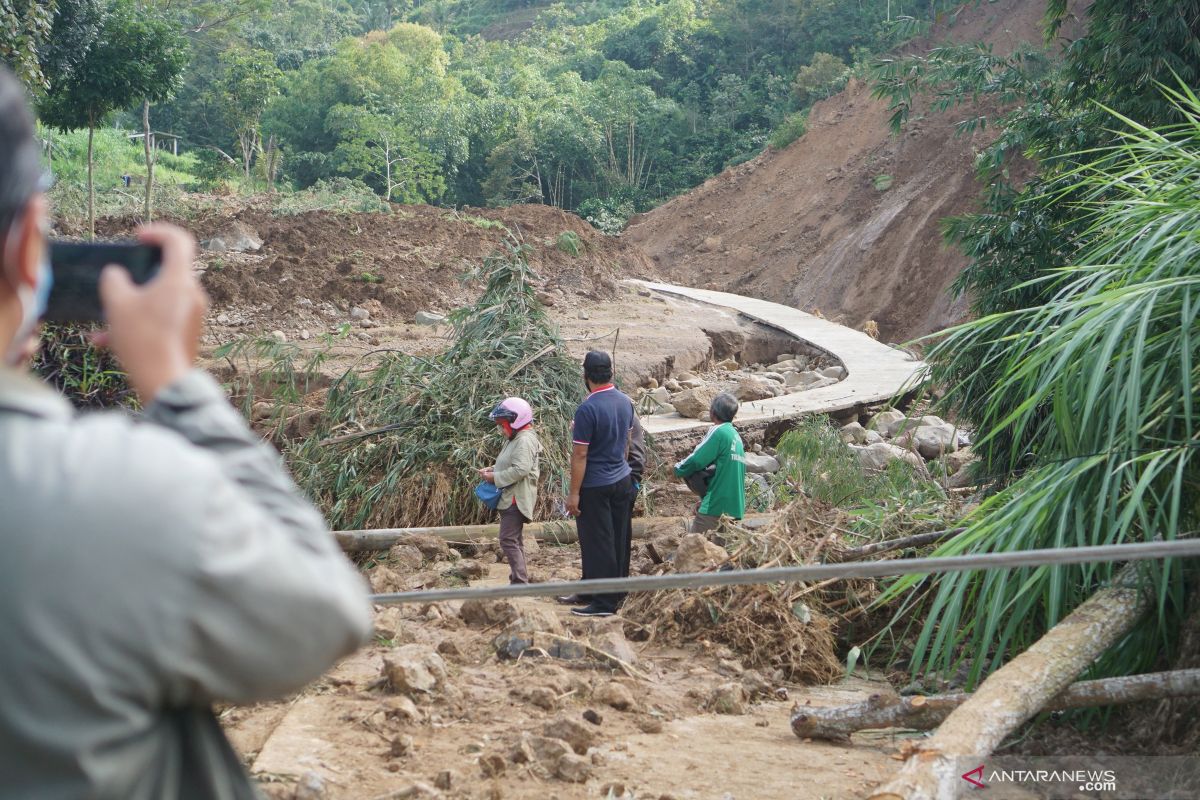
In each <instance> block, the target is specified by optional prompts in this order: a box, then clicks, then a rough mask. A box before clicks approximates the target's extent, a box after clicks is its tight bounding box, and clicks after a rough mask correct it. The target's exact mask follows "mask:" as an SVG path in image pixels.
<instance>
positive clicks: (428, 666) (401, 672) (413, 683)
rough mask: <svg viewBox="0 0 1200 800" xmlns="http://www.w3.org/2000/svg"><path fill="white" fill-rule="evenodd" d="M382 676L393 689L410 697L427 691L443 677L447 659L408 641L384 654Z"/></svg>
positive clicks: (440, 681)
mask: <svg viewBox="0 0 1200 800" xmlns="http://www.w3.org/2000/svg"><path fill="white" fill-rule="evenodd" d="M382 673H383V676H384V677H385V678H386V679H387V683H388V685H389V686H390V687H391V688H392V690H393V691H396V692H399V693H401V694H406V695H409V696H410V697H411V696H414V695H417V694H429V693H431V692H433V691H434V690H435V689H437V688H438V687H439V686H440V685H441V683H442V681H443V680H444V679H445V677H446V662H445V661H443V660H442V657H441V656H439V655H438V654H437V653H435V652H434V651H433V650H431V649H429V648H428V647H427V646H425V645H421V644H407V645H404V646H403V647H398V648H395V649H393V650H391V651H390V652H389V653H388V654H387V655H385V656H384V657H383V669H382Z"/></svg>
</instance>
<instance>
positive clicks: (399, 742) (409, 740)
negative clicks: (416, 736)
mask: <svg viewBox="0 0 1200 800" xmlns="http://www.w3.org/2000/svg"><path fill="white" fill-rule="evenodd" d="M390 752H391V754H392V758H403V757H404V756H409V755H412V753H413V737H411V736H409V735H408V734H400V735H399V736H396V737H393V738H392V745H391V750H390Z"/></svg>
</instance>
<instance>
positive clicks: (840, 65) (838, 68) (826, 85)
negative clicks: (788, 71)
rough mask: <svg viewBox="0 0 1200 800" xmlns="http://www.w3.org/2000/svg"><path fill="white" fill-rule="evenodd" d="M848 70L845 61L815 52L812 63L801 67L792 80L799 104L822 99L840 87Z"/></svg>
mask: <svg viewBox="0 0 1200 800" xmlns="http://www.w3.org/2000/svg"><path fill="white" fill-rule="evenodd" d="M847 74H848V70H847V69H846V62H845V61H842V60H841V59H840V58H838V57H837V56H835V55H830V54H829V53H817V54H816V55H814V56H813V60H812V63H811V64H809V65H808V66H806V67H801V68H800V71H799V72H797V73H796V80H795V81H793V82H792V89H793V90H795V92H796V98H797V99H798V100H799V101H800V105H802V106H805V105H808V104H809V103H812V102H814V101H816V100H824V99H825V98H826V97H829V96H830V95H831V94H833V93H834V92H836V91H838V90H839V89H841V88H842V86H843V85H844V83H845V80H846V76H847Z"/></svg>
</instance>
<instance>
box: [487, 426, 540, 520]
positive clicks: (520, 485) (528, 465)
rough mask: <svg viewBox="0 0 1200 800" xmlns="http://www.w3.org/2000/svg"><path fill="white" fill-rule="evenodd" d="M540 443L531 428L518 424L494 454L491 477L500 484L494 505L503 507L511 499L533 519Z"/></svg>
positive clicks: (510, 503) (525, 514)
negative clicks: (496, 501)
mask: <svg viewBox="0 0 1200 800" xmlns="http://www.w3.org/2000/svg"><path fill="white" fill-rule="evenodd" d="M541 453H542V443H541V442H540V441H539V440H538V437H537V434H536V433H534V432H533V429H532V428H528V427H526V428H522V429H521V430H519V431H517V434H516V436H514V437H513V438H512V439H509V440H508V441H507V442H506V443H505V444H504V449H503V450H501V451H500V455H498V456H497V457H496V466H495V467H494V468H493V469H494V470H495V475H494V479H495V481H496V485H497V486H499V487H500V489H501V492H500V502H499V503H498V504H497V505H496V508H498V509H499V510H501V511H503V510H504V509H506V508H508V507H510V506H511V505H512V504H513V503H514V502H515V503H516V504H517V509H518V510H519V511H520V512H521V513H522V514H523V515H524V516H525V519H533V509H534V507H535V506H537V482H538V475H539V474H540V472H539V471H538V457H539V456H540V455H541Z"/></svg>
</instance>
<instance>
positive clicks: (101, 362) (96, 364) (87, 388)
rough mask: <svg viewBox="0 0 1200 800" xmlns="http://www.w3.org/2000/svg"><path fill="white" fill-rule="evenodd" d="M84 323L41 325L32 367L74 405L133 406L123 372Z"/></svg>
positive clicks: (101, 406) (135, 404) (134, 400)
mask: <svg viewBox="0 0 1200 800" xmlns="http://www.w3.org/2000/svg"><path fill="white" fill-rule="evenodd" d="M92 333H93V330H92V329H91V327H87V326H77V325H45V326H43V327H42V333H41V347H40V348H39V350H38V353H37V356H36V357H35V358H34V360H33V364H32V369H33V371H34V373H36V374H37V375H38V376H39V377H41V379H42V380H44V381H46V383H48V384H50V385H51V386H53V387H54V388H55V389H57V390H58V391H59V393H61V394H62V395H63V396H64V397H66V398H67V399H68V400H70V401H71V404H72V405H74V406H75V407H76V408H87V409H100V408H116V407H125V408H137V407H138V403H137V397H136V396H135V395H134V393H133V390H132V389H130V387H129V382H128V380H127V379H126V377H125V373H124V372H123V371H122V370H121V368H120V366H119V365H118V364H117V361H116V359H115V358H114V357H113V355H112V354H111V353H110V352H108V351H107V350H102V349H100V348H98V347H96V346H95V345H94V344H92V340H91V336H92Z"/></svg>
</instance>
